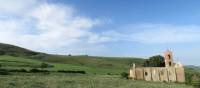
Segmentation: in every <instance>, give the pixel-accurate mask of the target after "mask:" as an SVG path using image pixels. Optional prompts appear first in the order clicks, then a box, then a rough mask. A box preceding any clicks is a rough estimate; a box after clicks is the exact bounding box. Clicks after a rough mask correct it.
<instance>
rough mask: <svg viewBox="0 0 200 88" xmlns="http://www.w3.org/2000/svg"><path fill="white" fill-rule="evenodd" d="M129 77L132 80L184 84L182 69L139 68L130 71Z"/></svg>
mask: <svg viewBox="0 0 200 88" xmlns="http://www.w3.org/2000/svg"><path fill="white" fill-rule="evenodd" d="M130 77H131V78H133V79H134V80H146V81H161V82H185V74H184V68H183V67H179V68H176V67H140V68H133V69H131V70H130Z"/></svg>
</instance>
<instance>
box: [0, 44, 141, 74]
mask: <svg viewBox="0 0 200 88" xmlns="http://www.w3.org/2000/svg"><path fill="white" fill-rule="evenodd" d="M42 62H46V63H49V64H51V65H53V66H54V67H52V68H48V69H49V70H62V69H63V70H84V71H88V72H89V73H95V74H96V73H103V74H110V73H111V74H116V73H118V74H120V72H124V71H126V72H127V71H128V69H129V68H130V67H131V65H132V63H136V65H137V66H141V65H142V64H143V62H144V59H142V58H134V57H133V58H131V57H129V58H127V57H96V56H86V55H82V56H81V55H80V56H68V55H50V54H45V53H39V52H35V51H31V50H28V49H24V48H21V47H17V46H13V45H8V44H1V43H0V63H1V64H2V65H3V66H4V67H6V68H11V69H12V68H26V69H27V68H28V69H30V68H36V67H39V65H40V64H41V63H42Z"/></svg>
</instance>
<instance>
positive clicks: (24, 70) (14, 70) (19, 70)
mask: <svg viewBox="0 0 200 88" xmlns="http://www.w3.org/2000/svg"><path fill="white" fill-rule="evenodd" d="M8 71H9V72H28V71H27V70H26V69H12V70H8Z"/></svg>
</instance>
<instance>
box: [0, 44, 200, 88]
mask: <svg viewBox="0 0 200 88" xmlns="http://www.w3.org/2000/svg"><path fill="white" fill-rule="evenodd" d="M163 62H164V58H163V57H162V56H160V55H157V56H152V57H150V58H149V59H142V58H134V57H96V56H88V55H83V56H73V55H71V54H70V55H50V54H45V53H39V52H34V51H31V50H28V49H24V48H20V47H17V46H13V45H7V44H1V43H0V74H2V75H8V74H9V76H5V77H6V78H4V79H5V80H7V82H8V79H9V80H12V79H10V78H9V77H12V76H14V75H13V73H12V74H10V72H14V74H15V73H16V72H17V73H20V74H32V73H33V72H34V73H36V75H37V74H38V72H42V73H43V72H52V73H51V74H54V73H55V72H56V73H64V74H66V73H67V74H68V73H81V74H87V75H90V76H92V75H109V76H114V75H117V77H120V74H121V77H123V78H128V74H127V73H128V71H129V68H130V67H131V66H132V63H135V64H136V65H137V66H145V67H163V66H164V63H163ZM199 72H200V69H199V68H198V67H195V68H189V67H185V73H186V84H190V85H191V84H192V85H194V86H195V87H199V84H200V80H199V79H200V75H199ZM20 74H17V75H16V77H17V78H16V79H15V78H13V79H15V80H18V81H20V79H19V78H20V77H22V76H18V75H20ZM51 74H50V75H51ZM34 75H35V74H32V76H34ZM54 76H55V75H54ZM0 77H2V76H1V75H0ZM37 77H38V78H40V75H37ZM46 77H47V78H46V79H51V78H50V77H49V76H46ZM25 78H28V76H25ZM113 78H115V77H113ZM113 78H110V79H108V81H109V82H110V83H111V84H112V83H113V84H116V83H114V82H111V81H110V80H112V79H113ZM33 80H35V79H33ZM40 80H41V81H40V83H41V85H39V88H40V86H46V84H45V83H43V81H46V80H45V79H44V80H43V79H40ZM56 80H58V79H56ZM64 80H65V79H64ZM64 80H62V81H64ZM91 80H93V79H91ZM94 80H96V79H94ZM100 80H101V79H100ZM117 80H119V79H117ZM120 80H121V79H120ZM18 81H16V82H18ZM58 81H59V80H58ZM65 81H71V80H68V79H67V80H65ZM77 81H78V80H77ZM85 81H89V80H85ZM121 81H126V82H128V84H129V85H132V86H133V85H136V86H137V85H138V86H137V87H136V88H138V87H140V88H141V87H142V85H140V83H144V82H137V81H135V82H136V83H138V84H134V83H135V82H133V84H132V83H131V82H132V80H130V82H129V80H125V79H123V80H121ZM35 82H36V83H37V81H35ZM51 82H52V83H54V81H50V83H51ZM74 82H75V83H77V82H76V81H74ZM109 82H108V83H109ZM115 82H117V81H115ZM5 83H6V82H5ZM26 83H27V82H26ZM98 83H99V82H97V83H95V82H94V83H92V84H95V85H99V84H101V83H99V84H98ZM1 84H2V83H0V88H4V87H5V86H4V87H1V86H2V85H1ZM22 84H23V83H22ZM43 84H44V85H43ZM150 84H152V83H149V85H150ZM162 84H163V85H165V84H164V83H162ZM12 85H15V86H16V88H17V87H19V88H20V87H21V84H15V83H14V84H12V83H11V85H10V84H8V87H10V86H12ZM32 85H36V84H34V83H33V84H31V83H30V84H28V85H25V86H26V87H27V86H28V88H31V87H32ZM61 85H71V84H68V83H67V84H65V83H63V84H61ZM73 85H74V84H73ZM78 85H83V86H87V87H88V85H85V84H78ZM163 85H162V86H163ZM166 85H167V84H166ZM166 85H165V86H166ZM177 85H178V86H180V88H182V87H183V88H184V87H185V88H186V87H189V86H185V85H184V86H183V85H179V84H174V86H173V87H175V86H177ZM52 86H59V85H57V84H55V85H52ZM99 86H100V85H99ZM99 86H93V87H95V88H98V87H99ZM151 86H152V87H150V88H157V87H159V88H168V87H169V86H168V87H162V86H161V85H159V84H157V83H153V85H151ZM34 87H35V86H33V87H32V88H34ZM90 87H91V86H90ZM114 87H115V88H116V85H115V86H114ZM114 87H113V86H111V87H110V88H114ZM118 87H119V86H118ZM128 87H130V86H127V88H128ZM74 88H77V87H74ZM99 88H101V87H99ZM119 88H121V87H119ZM123 88H126V87H123ZM143 88H145V87H143ZM148 88H149V87H148ZM169 88H171V87H169ZM176 88H178V87H176Z"/></svg>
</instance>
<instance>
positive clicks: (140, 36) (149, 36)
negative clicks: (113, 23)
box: [103, 24, 200, 44]
mask: <svg viewBox="0 0 200 88" xmlns="http://www.w3.org/2000/svg"><path fill="white" fill-rule="evenodd" d="M121 29H123V30H122V31H118V32H117V31H110V32H105V33H104V34H103V36H107V37H110V38H111V39H112V41H128V42H137V43H143V44H166V43H168V44H169V43H170V44H171V43H173V44H174V43H192V42H200V35H199V34H200V26H198V25H170V24H139V25H136V24H134V25H128V26H126V27H123V28H121Z"/></svg>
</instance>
